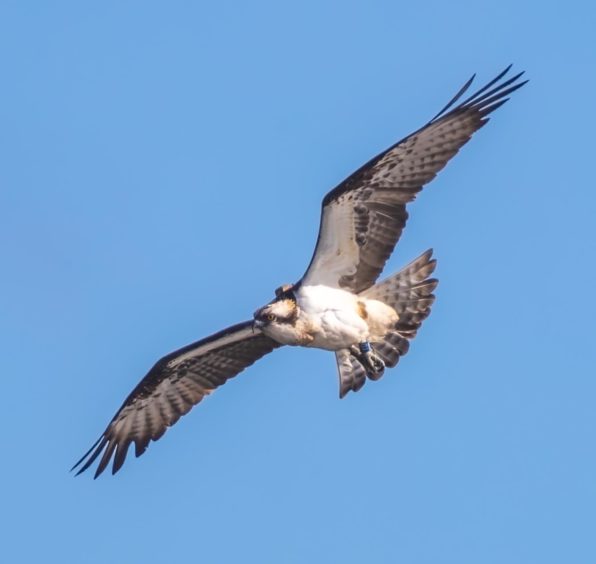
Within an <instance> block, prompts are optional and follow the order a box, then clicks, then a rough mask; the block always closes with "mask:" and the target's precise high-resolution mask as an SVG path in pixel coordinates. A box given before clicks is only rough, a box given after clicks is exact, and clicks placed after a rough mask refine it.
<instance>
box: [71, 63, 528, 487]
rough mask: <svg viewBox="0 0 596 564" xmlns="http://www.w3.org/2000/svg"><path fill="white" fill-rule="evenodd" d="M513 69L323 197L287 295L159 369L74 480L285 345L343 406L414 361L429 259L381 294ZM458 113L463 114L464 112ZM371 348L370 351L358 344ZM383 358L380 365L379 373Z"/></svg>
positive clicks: (425, 309) (157, 433) (140, 444)
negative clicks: (315, 362)
mask: <svg viewBox="0 0 596 564" xmlns="http://www.w3.org/2000/svg"><path fill="white" fill-rule="evenodd" d="M509 68H510V67H508V68H507V69H505V71H503V72H502V73H501V74H499V75H498V76H497V77H496V78H495V79H494V80H492V81H491V82H489V83H488V84H487V85H486V86H484V87H483V88H481V89H480V90H478V91H477V92H476V93H474V94H473V95H472V96H470V97H469V98H467V99H466V100H464V101H463V102H460V103H459V104H457V102H458V101H459V100H460V99H461V97H462V96H463V94H464V93H465V92H466V91H467V90H468V88H469V87H470V85H471V83H472V79H473V77H472V79H470V80H469V81H468V82H467V83H466V84H465V85H464V86H463V87H462V88H461V90H460V91H459V92H458V93H457V95H456V96H455V97H454V98H453V99H452V100H451V101H450V102H449V104H447V106H445V108H443V110H441V112H439V114H438V115H437V116H435V117H434V118H433V119H432V120H431V121H430V122H429V123H427V124H426V125H425V126H424V127H422V128H421V129H419V130H418V131H416V132H414V133H413V134H411V135H409V136H408V137H406V138H405V139H403V140H402V141H400V142H398V143H396V144H395V145H393V146H392V147H390V148H389V149H387V150H386V151H384V152H383V153H381V154H380V155H378V156H376V157H375V158H373V159H372V160H370V161H369V162H368V163H366V164H365V165H364V166H362V167H361V168H360V169H358V170H357V171H356V172H355V173H354V174H352V175H351V176H350V177H349V178H347V179H346V180H344V181H343V182H342V183H341V184H339V185H338V186H337V187H336V188H335V189H333V190H332V191H331V192H329V193H328V194H327V195H326V196H325V198H324V199H323V206H322V214H321V225H320V229H319V236H318V240H317V244H316V247H315V251H314V254H313V257H312V259H311V262H310V265H309V266H308V268H307V270H306V272H305V274H304V276H303V277H302V279H301V280H300V281H299V282H298V283H296V284H294V285H287V286H282V287H281V288H279V289H278V290H277V291H276V297H275V299H274V300H273V301H272V302H271V303H269V304H267V305H265V306H263V307H261V308H259V309H258V310H257V311H256V312H255V315H254V321H248V322H245V323H240V324H238V325H235V326H233V327H230V328H228V329H226V330H224V331H221V332H219V333H217V334H215V335H212V336H211V337H208V338H206V339H203V340H201V341H198V342H196V343H193V344H191V345H188V346H187V347H184V348H182V349H180V350H178V351H175V352H173V353H171V354H169V355H167V356H165V357H164V358H162V359H161V360H159V361H158V362H157V363H156V364H155V365H154V366H153V368H152V369H151V370H150V371H149V373H148V374H147V375H146V376H145V377H144V378H143V379H142V380H141V382H140V383H139V384H138V385H137V387H136V388H135V389H134V390H133V391H132V392H131V393H130V395H129V396H128V397H127V398H126V400H125V401H124V403H123V405H122V406H121V408H120V409H119V410H118V412H117V413H116V415H115V416H114V418H113V419H112V421H111V422H110V424H109V425H108V426H107V428H106V430H105V431H104V433H103V434H102V435H101V437H100V438H99V439H98V440H97V442H96V443H95V444H94V445H93V446H92V447H91V449H89V451H88V452H87V453H86V454H85V455H84V456H83V457H82V458H81V459H80V460H79V461H78V462H77V464H75V466H74V467H73V469H75V468H78V472H77V474H80V473H81V472H84V471H85V470H87V469H88V468H89V467H90V466H91V465H92V464H93V462H95V461H96V460H97V459H99V463H98V467H97V470H96V472H95V477H97V476H99V475H100V474H101V473H102V472H103V471H104V470H105V469H106V468H107V466H108V465H109V463H110V461H112V460H113V465H112V473H115V472H117V471H118V470H119V469H120V468H121V467H122V465H123V463H124V461H125V458H126V454H127V451H128V449H129V447H130V445H131V444H133V443H134V445H135V453H136V456H140V455H141V454H142V453H143V452H144V451H145V449H146V448H147V446H148V444H149V442H150V441H152V440H153V441H155V440H158V439H159V438H160V437H161V436H162V435H163V434H164V432H165V431H166V430H167V428H168V427H170V426H171V425H173V424H174V423H175V422H176V421H177V420H178V419H179V418H180V417H181V416H182V415H184V414H185V413H187V412H188V411H189V410H190V409H191V408H192V406H193V405H195V404H197V403H199V402H200V401H201V400H202V399H203V398H204V397H205V396H206V395H208V394H209V393H211V392H212V391H213V390H214V389H215V388H217V387H219V386H221V385H222V384H224V383H225V382H226V381H227V380H228V379H230V378H232V377H233V376H235V375H237V374H238V373H239V372H241V371H242V370H244V368H246V367H247V366H250V365H251V364H253V363H254V362H255V361H257V360H258V359H259V358H261V357H262V356H264V355H266V354H267V353H269V352H271V351H272V350H274V349H275V348H277V347H279V346H281V345H284V344H288V345H298V346H306V347H309V346H310V347H317V348H323V349H326V350H332V351H334V352H335V354H336V359H337V365H338V370H339V375H340V397H343V396H344V395H345V394H346V393H347V392H348V391H357V390H359V389H360V388H361V387H362V386H363V385H364V383H365V381H366V379H367V378H368V379H372V380H376V379H378V378H379V377H380V376H381V375H382V373H383V370H384V368H385V367H389V368H391V367H393V366H395V365H396V364H397V362H398V361H399V358H400V357H401V356H403V355H404V354H406V352H407V351H408V348H409V342H410V340H411V339H413V338H414V337H415V335H416V333H417V331H418V329H419V328H420V325H421V323H422V321H423V320H424V319H425V318H426V317H427V316H428V315H429V313H430V308H431V305H432V303H433V301H434V295H433V291H434V289H435V287H436V285H437V280H435V279H434V278H430V276H431V274H432V273H433V271H434V268H435V265H436V262H435V260H434V259H432V258H431V252H430V251H427V252H426V253H424V254H423V255H421V256H420V257H419V258H418V259H416V260H414V261H413V262H412V263H410V264H409V265H408V266H406V267H405V268H404V269H403V270H402V271H400V272H399V273H398V274H396V275H394V276H391V277H389V278H388V279H387V280H385V281H383V282H380V283H379V284H376V285H375V282H376V280H377V277H378V276H379V274H380V273H381V271H382V269H383V267H384V265H385V262H386V261H387V259H388V258H389V256H390V254H391V252H392V251H393V248H394V247H395V244H396V243H397V241H398V240H399V237H400V235H401V233H402V231H403V228H404V226H405V223H406V220H407V217H408V214H407V212H406V205H407V204H408V203H409V202H411V201H412V200H413V199H414V198H415V197H416V194H417V193H418V192H419V191H420V190H421V189H422V187H423V186H424V185H425V184H427V183H428V182H430V181H431V180H432V179H433V178H434V177H435V175H436V174H437V173H438V172H439V171H440V170H441V169H442V168H443V167H444V166H445V165H446V164H447V162H448V161H449V159H451V158H452V157H453V156H454V155H455V154H456V153H457V152H458V151H459V149H460V148H461V147H462V146H463V145H464V144H465V143H467V141H468V140H469V139H470V137H471V136H472V135H473V134H474V133H475V132H476V131H477V130H478V129H480V128H481V127H482V126H483V125H484V124H485V123H486V122H487V121H488V115H489V114H490V113H491V112H493V111H494V110H495V109H497V108H498V107H499V106H501V105H502V104H503V103H504V102H505V101H506V100H507V96H508V95H509V94H511V93H512V92H514V91H515V90H517V89H518V88H520V87H521V86H523V84H525V82H520V81H519V78H520V76H521V74H522V73H520V74H517V75H515V76H513V77H512V78H510V79H506V80H505V79H504V77H505V75H506V74H507V72H508V71H509ZM456 104H457V105H456ZM369 342H370V344H371V345H372V349H373V351H374V355H373V356H366V355H369V354H371V355H372V353H371V352H370V351H366V350H365V349H363V348H358V347H357V346H356V345H362V344H365V345H367V346H368V344H369ZM371 358H372V359H373V360H374V359H377V361H378V362H380V363H381V364H380V365H375V364H374V363H371V361H370V359H371Z"/></svg>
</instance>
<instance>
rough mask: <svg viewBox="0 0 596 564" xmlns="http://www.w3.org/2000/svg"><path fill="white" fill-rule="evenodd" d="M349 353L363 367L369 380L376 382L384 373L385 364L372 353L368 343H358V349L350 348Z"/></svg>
mask: <svg viewBox="0 0 596 564" xmlns="http://www.w3.org/2000/svg"><path fill="white" fill-rule="evenodd" d="M350 352H351V353H352V354H353V355H354V356H355V357H356V359H357V360H358V362H360V364H362V366H364V368H365V369H366V372H367V375H368V377H369V378H370V379H371V380H378V379H379V378H380V377H381V376H382V375H383V372H385V363H384V362H383V360H382V359H381V358H380V357H379V356H378V355H376V354H375V353H374V351H373V350H372V347H371V346H370V343H369V342H368V341H363V342H362V343H358V347H355V346H352V347H351V348H350Z"/></svg>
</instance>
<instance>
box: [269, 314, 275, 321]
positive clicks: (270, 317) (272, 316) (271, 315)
mask: <svg viewBox="0 0 596 564" xmlns="http://www.w3.org/2000/svg"><path fill="white" fill-rule="evenodd" d="M274 319H275V315H273V314H272V313H268V314H267V321H273V320H274Z"/></svg>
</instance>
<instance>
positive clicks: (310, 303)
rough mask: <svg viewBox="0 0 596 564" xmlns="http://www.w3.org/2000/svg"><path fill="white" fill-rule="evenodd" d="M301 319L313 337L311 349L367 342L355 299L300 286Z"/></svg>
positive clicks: (330, 290) (322, 288) (365, 325)
mask: <svg viewBox="0 0 596 564" xmlns="http://www.w3.org/2000/svg"><path fill="white" fill-rule="evenodd" d="M296 300H297V303H298V307H299V308H300V317H301V318H303V321H304V322H305V323H306V324H307V325H308V326H309V332H310V333H311V335H312V336H313V341H312V343H311V344H310V345H309V346H311V347H316V348H321V349H327V350H339V349H342V348H346V347H349V346H351V345H355V344H357V343H361V342H362V341H366V340H368V335H369V329H368V323H367V322H366V321H365V320H364V319H363V318H362V317H361V316H360V315H359V314H358V297H357V296H355V295H354V294H351V293H350V292H346V291H345V290H338V289H336V288H329V287H328V286H320V285H318V286H301V287H300V288H299V290H298V292H297V294H296Z"/></svg>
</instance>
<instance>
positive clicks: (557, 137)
mask: <svg viewBox="0 0 596 564" xmlns="http://www.w3.org/2000/svg"><path fill="white" fill-rule="evenodd" d="M595 28H596V17H595V10H594V8H593V6H592V5H591V4H590V3H588V2H573V1H571V2H567V3H565V4H564V6H563V5H562V4H560V3H555V2H540V3H538V2H525V3H523V2H517V1H515V2H514V1H512V0H504V1H502V2H498V3H497V2H494V3H490V4H488V3H486V4H484V5H482V4H480V5H479V4H478V2H457V3H455V4H453V3H446V2H438V1H428V2H424V3H422V4H421V3H416V2H408V3H404V2H384V1H376V0H373V1H371V0H369V1H367V2H314V1H305V2H301V3H299V4H297V3H279V2H250V3H243V2H219V3H199V2H180V1H178V2H176V1H173V2H168V3H162V2H128V1H126V2H102V3H100V4H91V3H81V2H62V1H57V2H51V3H50V2H48V3H42V2H37V3H36V2H17V1H10V0H7V1H5V2H3V3H2V5H1V6H0V68H1V69H2V87H1V88H0V123H1V124H2V126H1V127H0V152H1V154H2V163H3V164H2V166H1V167H0V244H1V257H2V276H1V277H0V296H1V299H0V319H1V323H0V337H1V342H2V343H3V375H4V377H3V400H4V401H3V402H2V403H3V408H2V410H1V411H0V421H1V423H2V429H3V430H4V433H3V464H2V465H1V468H0V478H1V482H0V483H1V484H2V510H1V511H0V518H1V519H3V520H4V521H5V522H4V523H3V524H2V530H3V535H2V536H3V541H2V547H0V557H1V559H2V561H5V562H40V561H43V562H61V563H63V562H69V563H70V562H73V563H75V562H76V563H82V562H83V563H96V562H97V563H99V562H102V563H103V562H117V563H120V562H126V563H136V562H143V563H152V562H164V561H167V562H175V561H183V560H184V561H186V560H190V561H200V562H208V563H238V562H255V563H276V564H277V563H284V564H285V563H304V562H310V563H319V562H321V563H323V562H324V563H328V562H343V563H345V564H348V563H361V562H375V563H385V562H387V563H393V562H411V563H429V564H430V563H432V564H436V563H437V562H440V563H454V564H456V563H457V564H467V563H470V564H472V563H474V564H475V563H478V562H482V563H483V564H492V563H495V564H496V563H503V562H508V563H509V564H513V563H524V564H531V563H540V564H548V563H560V562H574V563H584V562H586V563H588V562H595V561H596V537H595V536H594V526H595V517H596V515H595V514H596V509H595V508H596V447H595V446H594V445H595V444H596V441H595V434H596V412H595V410H594V402H595V397H596V381H595V379H594V376H595V370H594V368H595V364H596V347H595V346H594V344H593V342H592V339H593V337H594V334H595V332H594V322H593V319H594V316H595V314H596V305H595V300H594V296H593V294H594V291H593V288H594V287H595V285H596V267H595V265H594V261H593V257H594V254H595V252H596V238H595V236H594V223H595V217H596V196H595V195H594V180H593V173H592V165H593V160H594V156H593V152H594V143H593V132H594V126H595V125H596V124H595V120H594V100H595V99H596V78H595V74H594V61H595V56H596V43H595V41H594V29H595ZM511 62H512V63H514V64H515V69H516V70H524V69H525V70H526V71H527V75H528V78H530V80H531V82H530V83H529V84H528V85H527V86H525V87H524V88H523V89H522V90H521V91H519V92H517V93H516V94H515V95H514V98H513V99H512V100H511V101H510V102H509V103H508V104H507V105H506V106H504V107H503V108H501V109H500V110H499V111H498V112H497V113H496V114H495V115H494V119H493V120H492V121H491V123H490V124H489V125H488V126H487V127H486V128H484V129H483V130H482V131H481V132H480V133H479V134H478V135H477V136H476V137H475V138H474V139H473V141H472V142H471V143H470V144H469V145H468V146H466V147H465V148H464V150H463V151H462V152H461V153H460V154H459V155H458V156H457V157H456V158H455V159H454V160H453V161H452V163H451V164H450V165H449V166H448V167H447V169H446V170H444V171H443V172H442V173H441V174H440V175H439V177H438V178H437V179H436V180H435V181H434V182H433V183H432V184H431V185H430V186H428V187H427V188H426V189H425V191H424V192H423V193H422V194H421V196H420V197H419V199H418V200H417V201H416V202H415V204H414V205H412V206H411V208H410V212H411V219H410V221H409V223H408V226H407V228H406V231H405V235H404V237H403V238H402V240H401V242H400V244H399V246H398V248H397V249H396V252H395V253H394V255H393V257H392V258H391V260H390V261H389V263H388V265H387V269H386V273H391V272H394V271H396V270H398V269H399V268H400V267H401V266H402V265H404V264H405V263H406V262H408V261H409V260H411V259H412V258H414V257H415V256H417V255H418V254H419V253H420V252H422V251H423V250H425V249H426V248H428V247H434V249H435V254H436V257H437V259H438V261H439V264H438V269H437V275H438V277H439V279H440V285H439V288H438V291H437V296H438V299H437V302H436V304H435V307H434V309H433V313H432V315H431V317H430V318H429V320H428V321H427V322H426V323H425V325H424V327H423V329H422V330H421V332H420V334H419V335H418V337H417V339H416V340H415V341H414V342H413V344H412V347H411V351H410V353H409V354H408V355H407V356H406V357H405V358H404V359H403V361H402V363H400V366H399V368H397V369H395V370H393V371H389V372H388V373H387V374H386V375H385V377H384V378H383V379H382V380H381V381H380V382H377V383H369V384H367V385H366V387H365V388H364V389H363V390H362V391H360V392H359V393H358V394H353V395H351V396H350V397H348V398H346V399H345V400H342V401H339V400H338V398H337V395H338V390H337V381H336V369H335V363H334V359H333V356H332V355H331V354H329V353H325V352H322V351H308V350H299V349H289V348H288V349H284V350H282V351H279V352H276V353H275V354H273V355H270V356H269V357H267V358H266V359H264V360H263V361H261V362H259V363H258V364H257V365H255V366H254V367H252V368H251V369H250V370H248V371H247V372H245V373H243V374H242V375H241V376H240V377H238V378H237V379H236V380H234V381H233V382H230V383H229V384H228V385H226V386H225V387H224V388H222V389H221V390H219V391H218V392H217V393H215V394H214V395H213V396H212V397H210V398H209V399H208V400H206V401H205V402H203V404H201V405H200V406H199V407H197V408H196V409H195V410H193V411H192V412H191V413H190V414H189V415H188V416H186V417H185V418H184V419H182V420H181V421H180V422H179V423H178V424H177V425H176V426H175V427H174V428H173V429H171V430H170V431H169V432H168V433H167V434H166V436H165V437H164V439H162V440H161V441H159V442H158V443H155V444H152V445H151V447H150V448H149V450H148V451H147V453H146V454H145V455H144V456H143V457H142V458H140V459H134V457H133V458H131V459H130V460H129V462H127V464H126V466H125V468H124V469H123V471H122V472H121V473H120V474H118V475H117V476H116V477H114V478H112V477H111V476H109V475H105V476H102V478H101V479H100V480H97V481H93V480H92V479H91V476H90V475H83V476H81V477H78V478H77V479H74V478H73V477H72V475H71V474H69V473H68V468H69V467H70V466H71V465H72V463H73V462H74V461H75V460H76V459H77V458H78V457H79V456H80V455H81V454H82V453H83V452H84V451H85V450H86V449H87V448H88V447H89V446H90V444H91V443H92V442H93V441H94V440H95V438H96V437H97V436H98V435H99V433H100V432H101V431H102V430H103V428H104V427H105V425H106V424H107V422H108V421H109V419H110V418H111V416H112V415H113V413H114V411H115V410H116V409H117V408H118V406H119V405H120V403H121V401H122V400H123V398H124V397H125V396H126V394H128V392H129V391H130V390H131V388H132V387H133V386H134V385H135V384H136V383H137V381H138V380H139V379H140V378H141V377H142V376H143V374H144V373H145V372H146V371H147V369H148V368H149V367H150V366H151V365H152V364H153V362H154V361H155V360H157V358H159V357H160V356H162V355H163V354H165V353H167V352H169V351H171V350H173V349H175V348H178V347H180V346H182V345H184V344H186V343H188V342H191V341H194V340H196V339H198V338H200V337H203V336H206V335H208V334H210V333H212V332H215V331H217V330H220V329H221V328H223V327H225V326H227V325H229V324H232V323H235V322H238V321H241V320H244V319H247V318H249V317H250V316H251V314H252V312H253V311H254V309H255V308H256V307H257V306H259V305H261V304H263V303H264V302H266V301H268V300H269V299H270V297H271V295H272V292H273V289H274V288H276V287H277V286H278V285H280V284H282V283H284V282H291V281H295V280H296V279H298V278H299V277H300V276H301V274H302V272H303V270H304V268H305V266H306V264H307V262H308V260H309V258H310V254H311V251H312V246H313V244H314V241H315V238H316V230H317V227H318V221H319V216H318V214H319V205H320V201H321V199H322V197H323V195H324V194H325V193H326V192H327V191H328V190H330V189H331V188H332V187H333V186H334V185H335V184H337V183H338V182H339V181H341V180H342V179H343V178H344V177H345V176H347V175H348V174H349V173H350V172H352V171H353V170H355V169H356V168H357V167H359V166H360V165H361V164H362V163H363V162H365V161H366V160H368V159H369V158H370V157H372V156H373V155H374V154H376V153H378V152H379V151H381V150H383V149H384V148H386V147H387V146H388V145H390V144H391V143H393V142H394V141H395V140H397V139H399V138H401V137H403V136H404V135H406V134H407V133H409V132H411V131H412V130H414V129H416V128H418V127H419V126H420V125H422V124H423V123H424V122H425V121H426V120H428V119H429V118H430V117H432V116H433V115H434V114H435V113H436V111H438V110H439V109H440V108H441V107H442V106H443V104H444V103H445V102H446V101H447V100H448V99H449V98H450V97H451V95H452V94H453V93H455V91H456V90H457V89H458V88H459V86H461V84H462V83H463V82H464V81H465V80H466V79H467V78H468V77H469V76H470V75H471V74H472V73H473V72H477V73H478V75H479V83H480V82H483V81H486V80H489V79H491V78H492V77H493V76H494V75H495V74H496V73H497V72H499V71H500V70H501V69H502V68H504V67H505V66H506V65H507V64H509V63H511Z"/></svg>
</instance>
